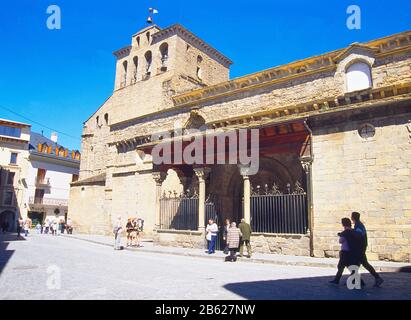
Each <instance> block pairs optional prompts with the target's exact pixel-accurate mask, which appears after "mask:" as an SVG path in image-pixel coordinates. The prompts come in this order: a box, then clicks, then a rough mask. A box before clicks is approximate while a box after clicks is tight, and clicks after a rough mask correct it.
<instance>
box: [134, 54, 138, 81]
mask: <svg viewBox="0 0 411 320" xmlns="http://www.w3.org/2000/svg"><path fill="white" fill-rule="evenodd" d="M133 64H134V72H133V82H134V83H136V82H137V76H138V57H134V58H133Z"/></svg>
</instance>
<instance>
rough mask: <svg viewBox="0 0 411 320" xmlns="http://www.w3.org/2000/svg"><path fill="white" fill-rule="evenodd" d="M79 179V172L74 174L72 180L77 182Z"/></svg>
mask: <svg viewBox="0 0 411 320" xmlns="http://www.w3.org/2000/svg"><path fill="white" fill-rule="evenodd" d="M77 181H78V174H73V177H72V179H71V182H77Z"/></svg>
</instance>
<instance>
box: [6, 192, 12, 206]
mask: <svg viewBox="0 0 411 320" xmlns="http://www.w3.org/2000/svg"><path fill="white" fill-rule="evenodd" d="M4 204H5V205H6V206H11V205H12V204H13V192H9V191H8V192H6V193H5V194H4Z"/></svg>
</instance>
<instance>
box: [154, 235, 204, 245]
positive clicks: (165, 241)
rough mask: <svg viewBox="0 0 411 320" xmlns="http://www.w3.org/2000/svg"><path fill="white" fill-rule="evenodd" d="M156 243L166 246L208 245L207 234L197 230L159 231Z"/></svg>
mask: <svg viewBox="0 0 411 320" xmlns="http://www.w3.org/2000/svg"><path fill="white" fill-rule="evenodd" d="M154 244H156V245H159V246H165V247H179V248H190V249H203V248H205V247H206V240H205V236H204V234H203V233H202V232H196V231H158V232H157V234H155V236H154Z"/></svg>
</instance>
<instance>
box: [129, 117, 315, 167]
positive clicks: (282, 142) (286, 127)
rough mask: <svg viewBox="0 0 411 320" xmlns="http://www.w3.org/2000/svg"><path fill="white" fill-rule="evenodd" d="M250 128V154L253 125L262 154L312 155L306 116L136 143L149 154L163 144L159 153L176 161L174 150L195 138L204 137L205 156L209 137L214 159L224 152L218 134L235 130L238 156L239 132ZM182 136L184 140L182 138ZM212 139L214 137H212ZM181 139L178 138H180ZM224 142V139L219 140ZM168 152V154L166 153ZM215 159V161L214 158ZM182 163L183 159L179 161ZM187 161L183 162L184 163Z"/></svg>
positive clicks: (220, 135) (248, 147)
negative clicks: (212, 145)
mask: <svg viewBox="0 0 411 320" xmlns="http://www.w3.org/2000/svg"><path fill="white" fill-rule="evenodd" d="M242 129H246V130H247V151H248V155H250V152H251V147H252V146H251V129H257V130H259V155H260V156H263V157H264V156H271V155H274V154H279V153H293V154H298V155H299V156H300V157H304V156H309V155H310V143H311V141H310V133H309V131H308V129H307V127H306V125H305V121H304V120H297V121H292V122H288V123H282V124H269V125H261V126H258V127H251V126H250V127H245V126H244V127H235V128H234V127H231V128H230V127H228V128H224V130H223V132H220V131H218V132H213V131H211V132H209V131H204V132H199V133H196V134H193V135H191V136H190V135H188V137H189V139H188V141H185V139H186V138H187V137H184V136H183V138H182V137H181V136H180V137H173V138H167V139H163V140H159V141H153V142H150V143H146V144H143V145H140V146H138V147H137V150H140V151H143V152H144V153H146V154H152V151H153V149H154V148H155V147H156V146H159V145H163V146H164V148H162V150H161V152H160V156H170V154H168V153H171V158H172V161H173V163H174V162H175V151H176V149H177V150H185V149H186V148H187V147H188V146H189V145H191V144H192V143H193V142H194V141H195V140H196V139H197V140H199V139H202V141H203V146H202V147H203V159H206V157H207V140H208V141H213V142H214V156H215V158H214V159H215V160H216V159H217V157H218V156H221V153H218V152H217V141H218V140H217V139H218V137H220V139H221V137H222V136H225V135H228V134H229V133H233V132H234V133H235V134H236V136H237V147H236V150H237V151H236V152H237V158H238V150H239V136H240V133H239V132H240V130H242ZM212 137H213V138H212ZM182 139H183V141H181V140H182ZM212 139H213V140H212ZM177 140H179V141H177ZM219 143H221V141H220V142H219ZM224 143H225V156H226V158H227V157H228V155H230V145H229V139H228V138H226V139H225V142H224ZM166 153H167V154H166ZM215 163H216V162H215ZM179 164H181V163H179ZM182 164H184V163H182Z"/></svg>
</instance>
